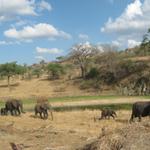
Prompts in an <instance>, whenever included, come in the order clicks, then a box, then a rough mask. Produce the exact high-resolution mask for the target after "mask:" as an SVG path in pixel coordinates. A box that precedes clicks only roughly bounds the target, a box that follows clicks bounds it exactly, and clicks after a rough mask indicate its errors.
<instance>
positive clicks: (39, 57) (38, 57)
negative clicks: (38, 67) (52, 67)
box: [35, 56, 46, 60]
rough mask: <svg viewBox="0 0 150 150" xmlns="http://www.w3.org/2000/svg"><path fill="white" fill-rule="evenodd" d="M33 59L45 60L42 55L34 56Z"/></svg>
mask: <svg viewBox="0 0 150 150" xmlns="http://www.w3.org/2000/svg"><path fill="white" fill-rule="evenodd" d="M35 59H38V60H46V59H45V58H44V57H43V56H35Z"/></svg>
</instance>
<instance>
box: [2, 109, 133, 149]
mask: <svg viewBox="0 0 150 150" xmlns="http://www.w3.org/2000/svg"><path fill="white" fill-rule="evenodd" d="M117 114H118V118H117V119H116V120H113V119H110V120H102V121H96V122H94V119H93V118H94V116H99V115H100V112H99V111H96V110H95V111H89V110H85V111H71V112H54V120H53V121H52V120H51V118H50V117H49V119H48V120H41V119H40V118H35V117H34V115H33V114H32V113H26V114H23V115H22V116H20V117H12V116H0V150H2V149H4V147H5V150H11V148H10V144H9V143H10V142H14V143H16V144H18V145H20V146H21V147H23V149H26V150H75V149H76V148H77V147H78V146H79V145H81V144H82V143H84V142H86V141H88V140H91V139H92V138H97V137H98V136H99V135H100V134H101V132H102V129H103V128H105V129H107V130H110V131H112V132H113V131H114V130H115V129H116V128H120V127H123V126H125V125H126V124H128V119H129V117H130V112H129V111H118V112H117Z"/></svg>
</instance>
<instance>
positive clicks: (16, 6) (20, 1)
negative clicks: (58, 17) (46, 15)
mask: <svg viewBox="0 0 150 150" xmlns="http://www.w3.org/2000/svg"><path fill="white" fill-rule="evenodd" d="M38 9H39V10H40V11H43V10H47V11H51V10H52V7H51V4H50V3H48V2H46V1H44V0H41V1H40V2H37V1H35V0H0V22H3V21H8V20H13V19H16V18H17V17H18V16H19V17H20V16H38V15H39V14H38V13H37V12H38V11H37V10H38Z"/></svg>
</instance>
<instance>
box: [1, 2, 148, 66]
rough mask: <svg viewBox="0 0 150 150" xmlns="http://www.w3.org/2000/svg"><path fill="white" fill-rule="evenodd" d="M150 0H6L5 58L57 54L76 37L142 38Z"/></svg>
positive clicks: (127, 42) (125, 43)
mask: <svg viewBox="0 0 150 150" xmlns="http://www.w3.org/2000/svg"><path fill="white" fill-rule="evenodd" d="M149 27H150V0H11V1H10V0H0V63H5V62H11V61H17V62H18V63H27V64H32V63H36V62H38V61H40V60H42V59H45V60H46V61H50V60H54V59H55V58H56V57H57V56H62V55H65V54H67V53H68V51H69V49H70V48H71V47H72V46H73V45H74V44H76V43H84V42H89V43H92V44H99V45H100V44H102V43H109V44H112V45H116V46H118V47H120V49H123V48H127V47H134V46H136V45H138V44H140V41H141V39H142V36H143V34H144V33H145V32H146V31H147V29H148V28H149Z"/></svg>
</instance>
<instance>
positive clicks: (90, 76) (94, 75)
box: [86, 68, 99, 79]
mask: <svg viewBox="0 0 150 150" xmlns="http://www.w3.org/2000/svg"><path fill="white" fill-rule="evenodd" d="M98 76H99V71H98V69H97V68H91V70H90V71H89V72H88V73H87V75H86V79H94V78H98Z"/></svg>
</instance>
